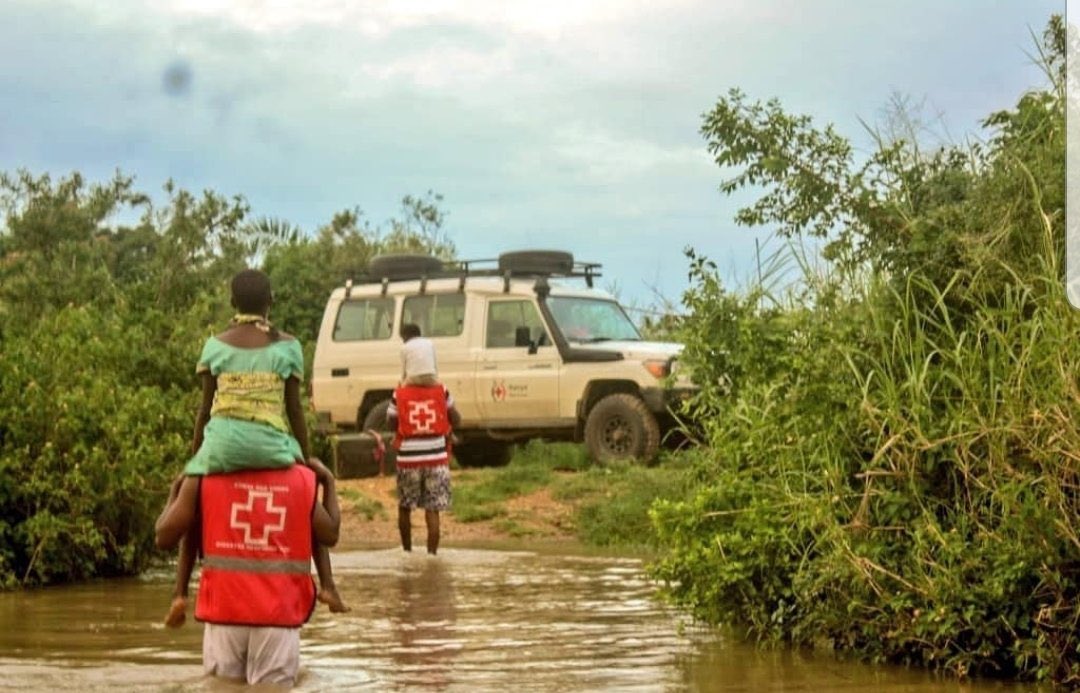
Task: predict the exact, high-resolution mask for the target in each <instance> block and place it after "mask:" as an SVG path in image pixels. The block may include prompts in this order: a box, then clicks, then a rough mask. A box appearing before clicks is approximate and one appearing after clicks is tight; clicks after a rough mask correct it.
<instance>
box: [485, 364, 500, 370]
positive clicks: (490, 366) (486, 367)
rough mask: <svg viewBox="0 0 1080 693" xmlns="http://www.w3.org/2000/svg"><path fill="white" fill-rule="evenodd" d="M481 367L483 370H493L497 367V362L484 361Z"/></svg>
mask: <svg viewBox="0 0 1080 693" xmlns="http://www.w3.org/2000/svg"><path fill="white" fill-rule="evenodd" d="M481 367H482V368H483V369H484V370H485V371H493V370H495V369H496V368H498V367H499V364H497V363H485V364H482V365H481Z"/></svg>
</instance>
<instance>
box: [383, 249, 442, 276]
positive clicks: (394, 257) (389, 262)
mask: <svg viewBox="0 0 1080 693" xmlns="http://www.w3.org/2000/svg"><path fill="white" fill-rule="evenodd" d="M442 269H443V263H442V260H440V259H439V258H437V257H433V256H431V255H420V254H418V253H387V254H385V255H376V256H375V257H373V258H371V262H370V263H369V264H368V274H369V275H371V276H373V277H379V278H382V277H385V278H387V279H414V278H419V277H423V276H425V275H430V274H435V273H436V272H441V271H442Z"/></svg>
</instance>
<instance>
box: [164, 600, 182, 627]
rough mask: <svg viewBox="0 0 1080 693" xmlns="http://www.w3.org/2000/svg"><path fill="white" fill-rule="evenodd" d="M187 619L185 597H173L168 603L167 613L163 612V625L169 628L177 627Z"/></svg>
mask: <svg viewBox="0 0 1080 693" xmlns="http://www.w3.org/2000/svg"><path fill="white" fill-rule="evenodd" d="M185 621H187V599H185V598H184V597H174V598H173V600H172V604H170V605H169V613H167V614H165V625H166V626H168V627H169V628H179V627H180V626H182V625H184V622H185Z"/></svg>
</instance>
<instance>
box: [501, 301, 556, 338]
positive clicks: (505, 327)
mask: <svg viewBox="0 0 1080 693" xmlns="http://www.w3.org/2000/svg"><path fill="white" fill-rule="evenodd" d="M486 330H487V335H486V338H485V344H486V345H487V348H489V349H505V348H513V347H521V346H528V344H527V343H526V344H521V343H520V342H519V336H518V335H519V334H520V335H521V336H522V337H524V336H525V334H526V333H525V330H527V331H528V332H527V335H528V340H527V341H532V342H535V343H536V344H550V343H551V340H550V338H549V337H548V336H547V329H546V328H545V327H544V323H543V320H542V319H541V318H540V311H539V310H537V309H536V305H535V304H533V302H532V301H515V300H510V301H492V302H491V303H489V304H488V314H487V326H486Z"/></svg>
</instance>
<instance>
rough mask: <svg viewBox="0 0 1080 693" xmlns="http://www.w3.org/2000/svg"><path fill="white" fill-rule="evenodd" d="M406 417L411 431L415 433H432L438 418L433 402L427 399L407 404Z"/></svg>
mask: <svg viewBox="0 0 1080 693" xmlns="http://www.w3.org/2000/svg"><path fill="white" fill-rule="evenodd" d="M408 417H409V423H410V424H411V425H412V429H413V430H414V431H416V432H417V433H434V431H435V420H436V419H438V418H439V416H438V414H436V413H435V406H434V402H432V401H431V400H429V399H425V400H418V401H415V402H409V414H408Z"/></svg>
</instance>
